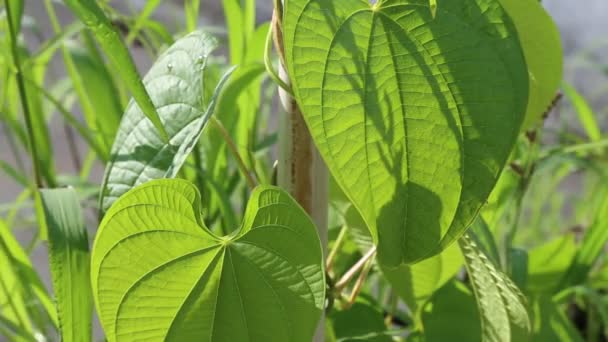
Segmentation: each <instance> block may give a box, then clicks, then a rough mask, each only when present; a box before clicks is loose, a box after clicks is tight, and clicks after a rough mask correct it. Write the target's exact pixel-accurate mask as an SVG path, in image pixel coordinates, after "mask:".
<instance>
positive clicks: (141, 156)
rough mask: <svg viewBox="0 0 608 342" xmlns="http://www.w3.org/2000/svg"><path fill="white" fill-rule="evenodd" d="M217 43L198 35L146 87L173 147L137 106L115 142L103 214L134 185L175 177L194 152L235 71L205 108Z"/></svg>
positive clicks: (169, 56)
mask: <svg viewBox="0 0 608 342" xmlns="http://www.w3.org/2000/svg"><path fill="white" fill-rule="evenodd" d="M215 47H216V42H215V39H213V38H212V37H210V36H209V35H207V34H205V33H203V32H200V31H198V32H193V33H191V34H189V35H187V36H186V37H184V38H182V39H180V40H178V41H177V42H176V43H175V44H174V45H173V46H172V47H170V48H169V49H168V50H167V51H165V53H163V54H162V55H161V56H160V57H159V59H158V60H157V61H156V63H155V64H154V65H153V66H152V68H151V69H150V71H149V72H148V74H147V75H146V77H145V78H144V83H145V85H146V87H147V88H148V91H149V92H150V95H151V96H152V97H153V99H154V105H155V107H156V110H157V111H158V113H159V115H160V117H161V119H162V120H163V123H164V125H165V128H166V130H167V134H169V137H170V139H169V143H166V142H165V141H163V139H161V137H160V135H159V134H158V132H157V131H156V130H155V129H154V128H153V126H152V123H151V122H150V121H149V120H146V116H145V115H144V114H143V112H142V111H141V109H140V107H139V106H138V105H137V104H136V103H135V102H134V101H131V103H130V104H129V106H128V107H127V110H126V112H125V114H124V116H123V119H122V122H121V124H120V127H119V129H118V134H117V136H116V139H115V140H114V146H113V147H112V154H111V157H110V163H109V164H108V166H107V167H106V173H105V181H104V186H103V188H102V189H103V190H102V194H101V206H102V210H104V211H105V210H107V209H108V208H109V207H110V205H111V204H112V203H113V202H114V201H115V200H116V199H117V198H118V197H120V196H121V195H122V194H124V193H125V192H127V191H128V190H129V189H131V188H132V187H133V186H136V185H139V184H142V183H144V182H146V181H149V180H152V179H158V178H171V177H174V176H175V175H176V174H177V172H178V171H179V170H180V168H181V166H182V165H183V163H184V161H185V160H186V158H187V157H188V154H189V153H190V151H192V149H193V148H194V146H195V144H196V142H197V141H198V139H199V137H200V135H201V133H202V130H203V128H204V127H205V125H206V123H207V121H208V120H209V117H210V116H211V115H212V114H213V112H214V110H215V103H216V101H215V99H216V98H217V95H218V94H219V92H220V90H221V89H222V86H223V84H224V82H225V81H226V79H227V78H228V76H229V75H230V73H231V72H232V70H233V69H230V70H229V71H228V72H227V73H226V75H224V77H223V78H222V79H221V80H220V82H219V84H218V85H217V87H216V89H215V93H214V96H213V98H212V99H210V100H209V103H203V102H204V101H203V96H202V95H203V87H204V77H203V75H204V73H205V70H206V61H207V58H209V55H210V53H211V52H212V51H213V50H214V49H215Z"/></svg>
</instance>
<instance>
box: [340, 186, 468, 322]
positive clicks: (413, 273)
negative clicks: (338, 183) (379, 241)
mask: <svg viewBox="0 0 608 342" xmlns="http://www.w3.org/2000/svg"><path fill="white" fill-rule="evenodd" d="M332 183H333V182H332ZM344 221H345V222H344V224H345V225H346V227H348V232H349V234H350V236H351V237H352V239H353V241H354V242H355V243H356V244H357V246H358V247H359V249H360V250H361V252H362V253H365V252H366V251H368V250H369V249H370V248H371V246H372V238H371V236H370V234H369V230H368V229H367V228H366V225H365V222H364V221H363V219H362V218H361V215H359V213H358V212H357V210H356V209H355V208H354V207H353V206H352V205H349V206H348V209H346V211H345V214H344ZM463 262H464V260H463V258H462V253H460V249H459V248H458V246H457V245H452V246H450V247H448V248H447V249H446V250H444V251H443V252H441V253H440V254H438V255H435V256H433V257H431V258H428V259H425V260H423V261H421V262H419V263H417V264H414V265H400V266H398V267H383V266H382V265H380V269H381V270H382V274H383V275H384V277H385V278H386V280H388V282H389V284H390V285H391V287H392V288H393V290H394V291H395V292H396V293H397V295H399V297H401V299H403V301H404V302H405V303H406V304H407V306H408V308H409V310H410V311H411V312H412V314H413V315H414V318H415V319H416V320H417V322H416V323H419V322H418V320H419V318H420V314H421V312H422V308H423V307H424V304H425V303H426V302H427V301H428V300H429V298H430V297H431V296H432V295H433V293H435V291H436V290H438V289H439V288H440V287H442V286H443V285H445V283H447V282H448V281H449V280H450V279H451V278H453V277H454V275H456V273H457V272H458V270H460V268H461V267H462V264H463Z"/></svg>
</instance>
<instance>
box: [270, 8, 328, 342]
mask: <svg viewBox="0 0 608 342" xmlns="http://www.w3.org/2000/svg"><path fill="white" fill-rule="evenodd" d="M274 5H275V9H274V13H273V19H272V32H273V34H274V43H275V50H276V52H277V54H278V57H279V61H280V62H279V77H280V78H281V79H282V80H283V82H284V83H285V85H286V86H287V87H289V86H290V80H289V77H288V75H287V72H286V68H285V65H286V64H285V62H286V61H285V50H284V45H283V36H282V34H283V33H282V28H281V26H282V23H281V20H282V18H283V15H282V13H283V12H282V10H283V4H282V3H281V0H276V1H275V2H274ZM288 89H289V88H288ZM279 98H280V100H281V104H282V106H283V108H284V110H285V112H284V113H283V115H281V116H280V124H279V163H278V168H277V173H278V175H277V180H278V184H279V186H280V187H282V188H283V189H285V190H286V191H288V192H289V193H290V194H291V195H292V196H293V197H294V199H295V200H296V201H297V202H298V203H299V204H300V206H302V208H303V209H304V210H305V211H306V212H307V213H308V214H309V215H310V217H311V218H312V220H313V222H314V223H315V226H316V227H317V232H318V234H319V238H320V240H321V248H322V251H323V255H326V253H327V219H328V216H327V211H328V206H329V205H328V202H329V187H328V184H329V173H328V171H327V167H326V166H325V163H324V161H323V158H322V157H321V154H320V153H319V151H318V150H317V148H316V146H315V144H314V142H313V140H312V137H311V135H310V132H309V131H308V127H307V126H306V122H305V121H304V117H303V116H302V112H301V111H300V108H299V107H298V104H297V102H296V100H295V99H294V97H292V96H291V95H290V94H289V93H288V92H286V91H285V90H284V89H282V88H280V87H279ZM324 340H325V313H324V312H323V313H322V315H321V318H320V321H319V324H318V325H317V330H316V331H315V335H314V337H313V341H314V342H322V341H324Z"/></svg>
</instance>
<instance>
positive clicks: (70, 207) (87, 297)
mask: <svg viewBox="0 0 608 342" xmlns="http://www.w3.org/2000/svg"><path fill="white" fill-rule="evenodd" d="M40 198H41V200H42V206H43V208H44V215H45V221H46V227H47V230H48V241H49V259H50V266H51V278H52V280H53V290H54V291H55V298H56V301H57V304H56V305H57V316H58V319H59V328H60V333H61V340H62V341H65V342H72V341H74V342H79V341H89V340H91V336H92V335H91V331H92V330H91V329H92V326H91V322H92V314H93V298H92V293H91V286H90V284H91V283H90V278H89V273H90V272H89V270H90V254H89V241H88V238H87V230H86V228H85V225H84V218H83V215H82V212H81V210H80V204H79V202H78V195H77V194H76V192H75V191H74V189H69V188H65V189H51V190H41V191H40Z"/></svg>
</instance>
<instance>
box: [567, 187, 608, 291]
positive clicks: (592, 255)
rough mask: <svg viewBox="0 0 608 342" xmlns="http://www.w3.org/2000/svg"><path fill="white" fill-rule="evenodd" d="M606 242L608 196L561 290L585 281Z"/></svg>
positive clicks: (569, 269) (607, 233)
mask: <svg viewBox="0 0 608 342" xmlns="http://www.w3.org/2000/svg"><path fill="white" fill-rule="evenodd" d="M607 241H608V196H607V197H605V198H604V200H603V202H602V204H601V206H600V207H599V209H598V211H597V214H596V217H595V219H594V221H593V224H592V225H591V226H590V227H589V229H588V230H587V232H586V233H585V237H584V238H583V241H582V243H581V246H580V248H579V249H578V251H577V252H576V256H575V257H574V260H572V263H571V264H570V267H569V268H568V271H567V272H566V274H565V275H564V279H563V280H562V288H564V287H569V286H574V285H579V284H581V283H583V282H584V281H586V280H587V277H588V276H589V272H590V271H591V268H592V267H593V265H595V263H596V261H597V260H598V258H599V257H600V256H601V254H602V251H603V250H604V247H605V245H606V242H607Z"/></svg>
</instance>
